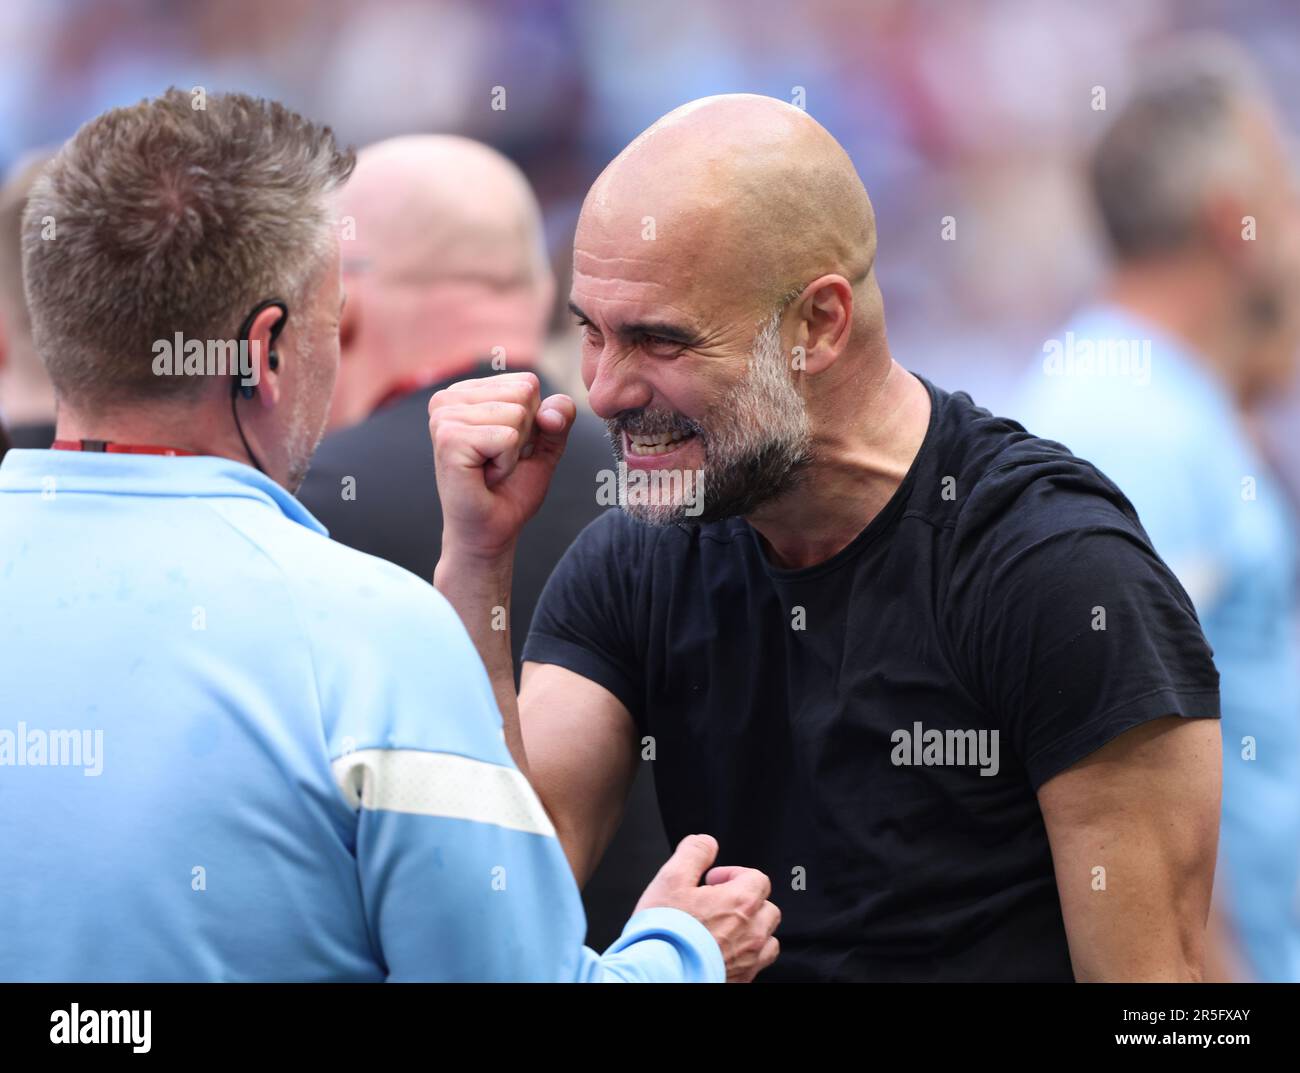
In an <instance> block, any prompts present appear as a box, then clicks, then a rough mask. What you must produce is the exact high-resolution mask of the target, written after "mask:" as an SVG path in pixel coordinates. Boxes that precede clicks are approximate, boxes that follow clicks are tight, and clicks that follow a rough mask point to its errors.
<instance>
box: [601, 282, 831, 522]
mask: <svg viewBox="0 0 1300 1073" xmlns="http://www.w3.org/2000/svg"><path fill="white" fill-rule="evenodd" d="M784 308H785V307H784V305H783V306H782V307H780V308H778V309H777V310H776V311H775V312H773V314H772V315H771V316H770V317H769V318H768V320H767V322H766V323H765V324H763V325H762V326H761V327H760V328H759V330H758V332H757V333H756V334H755V336H754V343H753V347H752V349H751V352H750V360H749V368H748V370H747V371H746V374H745V376H744V378H743V379H742V380H741V382H740V384H739V385H738V387H737V388H736V390H735V391H734V392H733V393H732V394H731V395H730V396H729V397H728V398H727V399H726V401H725V403H724V404H723V405H722V406H719V407H717V408H715V411H714V414H712V415H710V417H709V418H707V419H706V420H705V422H703V423H701V424H700V425H699V426H698V427H699V428H700V429H701V435H702V442H703V445H704V459H705V461H704V480H703V494H704V503H703V509H702V511H700V512H698V513H696V514H695V515H687V513H686V511H687V509H688V504H686V503H684V502H675V503H640V502H637V503H629V502H628V497H627V496H620V502H621V503H622V504H623V509H624V510H625V511H626V512H627V513H628V514H629V515H631V516H632V517H634V518H636V519H637V520H638V521H641V522H644V523H646V524H647V525H654V526H668V525H677V524H682V523H687V524H693V525H698V524H702V523H705V522H715V521H722V520H723V519H726V518H734V517H743V516H744V515H746V514H749V513H751V512H753V511H754V510H755V509H757V508H758V507H759V506H761V505H762V504H764V503H766V502H769V501H770V500H772V499H775V498H776V497H777V496H779V495H781V494H783V493H785V492H787V491H789V490H790V488H792V487H793V486H794V485H795V483H796V482H797V481H798V480H799V478H800V476H801V474H802V472H803V470H804V469H805V468H806V467H807V465H808V463H809V462H810V461H811V460H812V454H811V443H812V427H811V423H810V421H809V419H808V411H807V407H806V406H805V404H804V400H803V398H802V397H801V396H800V395H799V392H798V391H797V390H796V389H795V386H794V381H793V379H792V378H791V375H790V371H791V370H790V364H789V362H787V361H786V356H785V350H784V348H783V346H782V344H781V316H782V314H783V312H784ZM611 424H613V423H612V422H611ZM610 439H611V441H612V442H613V443H614V446H615V454H616V456H617V457H618V459H619V460H620V461H621V460H622V458H623V452H622V447H623V442H622V433H621V431H620V432H615V431H614V429H612V428H611V430H610ZM620 491H622V489H620Z"/></svg>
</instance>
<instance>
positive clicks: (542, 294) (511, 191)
mask: <svg viewBox="0 0 1300 1073" xmlns="http://www.w3.org/2000/svg"><path fill="white" fill-rule="evenodd" d="M340 207H341V211H342V214H343V220H344V227H343V234H344V239H345V241H344V243H343V267H344V277H345V279H346V282H347V287H348V304H347V308H346V309H345V310H344V315H343V325H342V334H343V355H342V357H343V362H342V365H341V367H340V372H339V380H338V384H337V385H336V388H335V397H334V412H333V414H332V415H331V425H332V426H334V427H338V426H342V425H348V424H352V423H354V422H355V421H358V420H360V419H361V418H363V417H365V416H366V415H367V414H368V413H369V412H370V411H371V410H372V409H373V408H374V407H375V405H376V404H377V403H378V402H379V401H380V400H381V399H382V398H383V397H384V396H385V395H388V394H390V393H391V392H392V390H393V389H394V386H395V385H397V384H399V383H402V382H412V381H415V380H425V381H432V380H436V379H442V378H443V377H444V376H448V375H453V374H455V373H458V372H463V371H465V370H466V367H467V366H468V365H469V364H470V363H472V362H474V361H475V360H476V359H480V358H493V357H497V358H500V359H501V365H502V367H504V368H509V369H519V368H527V367H529V366H531V365H532V364H533V363H534V362H535V361H536V359H537V357H538V351H539V350H540V347H541V341H542V338H543V336H544V333H545V329H546V323H547V320H548V318H549V314H550V309H551V303H552V301H553V299H554V294H555V283H554V279H553V276H552V274H551V269H550V264H549V262H548V260H547V257H546V250H545V242H544V236H543V231H542V218H541V211H540V209H539V207H538V204H537V198H536V197H535V195H534V194H533V191H532V188H531V187H530V186H529V184H528V181H527V179H526V178H525V177H524V175H523V173H522V172H521V171H520V170H519V169H518V168H517V167H516V166H515V165H514V164H513V163H512V162H511V161H510V160H508V159H507V158H506V157H504V156H503V155H501V154H500V153H498V152H497V151H496V150H495V149H492V148H490V147H489V146H486V145H483V144H482V143H480V142H475V141H472V140H471V139H468V138H461V137H455V136H450V135H412V136H407V137H400V138H392V139H389V140H387V141H383V142H379V143H377V144H375V145H371V146H368V147H367V148H365V149H363V150H362V151H361V152H360V154H359V155H358V158H357V168H356V173H355V175H354V176H353V178H352V179H351V181H350V182H349V183H348V186H347V188H346V189H345V190H344V191H343V192H342V194H341V196H340Z"/></svg>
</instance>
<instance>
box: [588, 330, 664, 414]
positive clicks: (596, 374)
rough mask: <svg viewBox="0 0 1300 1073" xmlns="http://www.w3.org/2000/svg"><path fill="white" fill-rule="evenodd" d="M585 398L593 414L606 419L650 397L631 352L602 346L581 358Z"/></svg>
mask: <svg viewBox="0 0 1300 1073" xmlns="http://www.w3.org/2000/svg"><path fill="white" fill-rule="evenodd" d="M583 366H584V368H583V374H584V375H583V379H584V380H585V381H586V383H587V402H588V403H589V404H590V405H591V409H592V411H593V412H594V413H595V414H596V416H597V417H600V418H603V419H605V420H609V419H610V418H612V417H616V416H618V415H619V414H620V413H623V412H624V411H625V410H638V409H641V408H642V407H644V406H648V405H649V404H650V401H651V399H653V398H654V388H652V387H651V386H650V385H649V384H648V383H646V381H645V379H644V378H643V377H642V375H641V373H640V369H639V362H638V361H637V358H636V356H635V354H631V353H628V352H626V351H622V352H619V351H618V350H617V349H616V348H614V347H612V346H608V345H607V346H605V347H604V348H603V349H602V350H601V351H600V352H599V353H597V354H593V355H591V356H589V357H587V358H586V359H585V360H584V362H583Z"/></svg>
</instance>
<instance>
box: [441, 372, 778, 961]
mask: <svg viewBox="0 0 1300 1073" xmlns="http://www.w3.org/2000/svg"><path fill="white" fill-rule="evenodd" d="M575 413H576V408H575V406H574V404H573V400H572V399H570V398H568V397H567V396H565V395H553V396H551V397H550V398H547V399H542V398H541V397H540V384H539V381H538V379H537V377H536V376H534V375H533V374H532V373H517V374H507V375H502V376H495V377H488V378H485V379H480V380H468V381H464V382H463V383H460V384H455V385H453V386H452V387H450V388H447V389H446V390H444V391H440V392H438V393H437V394H436V395H434V396H433V398H432V399H431V400H430V402H429V432H430V436H431V437H432V440H433V447H434V459H435V463H436V469H437V475H438V492H439V496H440V498H441V501H442V508H443V544H442V555H441V557H440V558H439V560H438V565H437V567H436V568H435V570H434V584H435V586H436V587H437V588H438V590H439V591H440V592H442V594H443V595H444V596H445V597H446V598H447V600H448V601H449V602H450V603H451V605H452V607H453V608H455V610H456V612H457V614H458V615H459V616H460V618H461V620H462V622H464V624H465V628H466V629H467V630H468V632H469V635H470V638H471V639H472V641H473V643H474V647H475V648H476V649H477V650H478V653H479V656H480V658H481V659H482V660H483V663H484V665H485V666H486V668H487V671H488V676H489V679H490V681H491V685H492V690H493V693H494V694H495V697H496V701H497V705H498V706H499V708H500V711H501V717H502V730H503V733H504V735H505V740H506V745H507V747H508V748H509V750H510V754H511V756H512V757H513V758H514V761H515V764H516V765H517V766H518V768H519V770H520V771H522V772H523V773H524V775H525V776H526V777H527V778H528V780H529V782H530V783H531V784H532V785H533V787H534V789H535V790H536V792H537V793H538V796H539V798H540V799H541V801H542V803H543V805H544V806H545V808H546V810H547V813H548V814H549V816H550V818H551V822H552V823H553V824H554V825H555V829H556V833H557V835H558V836H559V837H560V839H561V845H562V846H563V849H564V852H565V854H566V856H567V857H568V859H569V863H570V867H571V868H572V869H573V872H574V874H575V876H577V877H578V878H579V880H580V881H584V882H585V880H586V878H587V876H588V875H589V874H590V872H591V871H592V869H594V868H595V866H596V863H597V862H598V861H599V859H600V855H601V854H602V853H603V852H604V848H605V845H606V844H607V843H608V840H609V838H610V836H611V834H612V833H613V831H614V829H615V827H616V826H617V824H618V820H619V817H620V815H621V812H622V807H623V803H624V801H625V800H626V797H627V792H628V788H629V787H630V785H631V780H632V774H633V771H634V766H635V762H636V754H635V751H634V750H635V738H634V724H633V722H632V719H631V717H630V715H629V714H628V712H627V709H626V708H625V707H624V705H623V704H622V703H620V702H619V701H618V700H616V699H615V698H614V696H613V695H612V694H611V693H609V692H608V691H606V690H605V689H604V688H603V687H602V686H599V685H597V684H595V683H594V682H591V681H588V680H587V679H584V678H582V677H581V676H579V675H576V674H573V673H572V672H569V671H565V670H563V669H561V668H559V667H555V666H551V665H537V666H530V667H528V668H526V671H525V679H524V683H523V695H522V698H521V697H520V696H517V695H516V693H515V688H514V671H513V666H512V663H511V656H510V632H509V621H510V614H509V611H510V585H511V578H512V575H513V569H514V556H515V546H516V543H517V541H518V539H519V534H520V532H521V530H522V529H523V527H524V524H525V523H526V522H527V521H528V520H529V519H530V518H531V517H532V516H533V515H534V514H536V513H537V510H538V508H539V507H540V506H541V503H542V500H543V498H544V497H545V495H546V490H547V488H548V487H549V485H550V481H551V476H552V475H553V473H554V471H555V465H556V463H557V462H558V461H559V458H560V455H561V454H562V452H563V450H564V442H565V440H566V438H567V436H568V432H569V429H570V427H571V426H572V424H573V419H574V416H575ZM497 627H501V628H497ZM521 712H522V717H521ZM700 837H701V836H691V837H689V838H688V839H686V840H684V841H683V845H682V846H680V847H679V848H678V853H677V854H675V855H674V857H673V858H672V860H670V861H669V863H668V865H666V866H665V870H666V871H665V872H661V873H660V875H659V876H658V877H656V879H655V881H654V882H652V883H651V884H650V886H649V887H648V888H647V889H646V892H645V894H644V895H643V896H642V898H641V901H640V902H639V903H638V907H637V908H638V914H637V917H634V918H633V921H632V923H635V922H636V921H637V919H638V917H640V916H641V911H642V910H647V909H656V908H662V907H669V908H677V909H681V910H683V911H685V912H687V913H689V914H690V915H691V916H693V917H695V919H696V920H698V921H699V922H700V923H702V924H703V925H704V926H705V927H706V928H707V929H708V931H709V933H710V934H711V935H712V936H713V938H714V940H715V941H716V942H717V944H718V946H719V948H720V949H721V951H722V955H723V958H724V960H725V963H726V970H727V977H728V979H730V980H741V981H747V980H750V979H752V978H753V977H754V975H756V974H757V973H758V972H759V971H760V970H761V969H763V968H765V967H766V966H767V965H770V964H771V963H772V961H774V960H775V959H776V956H777V950H778V948H777V943H776V940H775V939H774V938H773V937H772V933H773V932H774V931H775V929H776V926H777V923H778V922H779V920H780V912H779V911H778V910H777V908H776V906H774V905H773V904H772V903H771V902H769V901H767V895H768V894H769V893H770V892H771V888H770V884H769V883H768V881H767V877H766V876H764V875H762V873H760V872H756V871H754V870H753V869H748V868H723V869H713V870H710V871H707V872H704V871H703V869H707V868H708V866H709V865H710V864H712V861H713V858H714V856H715V855H716V853H717V843H716V842H715V841H714V840H713V839H712V838H707V840H706V841H705V842H704V843H699V842H696V841H693V839H698V838H700ZM683 853H685V854H686V855H687V857H688V859H689V864H688V865H687V866H686V867H683V866H682V862H681V861H679V860H678V858H679V857H680V856H681V855H682V854H683ZM706 858H707V859H706ZM701 861H702V862H703V863H702V864H701V865H700V867H701V871H700V872H696V873H695V874H694V876H693V877H692V876H690V875H689V873H690V872H691V871H692V870H693V869H694V868H695V867H696V865H697V864H699V863H700V862H701ZM701 878H703V879H704V880H705V883H704V885H703V886H701V885H700V880H701ZM602 962H604V959H602ZM620 963H621V962H620ZM611 964H612V963H611ZM607 967H608V965H607Z"/></svg>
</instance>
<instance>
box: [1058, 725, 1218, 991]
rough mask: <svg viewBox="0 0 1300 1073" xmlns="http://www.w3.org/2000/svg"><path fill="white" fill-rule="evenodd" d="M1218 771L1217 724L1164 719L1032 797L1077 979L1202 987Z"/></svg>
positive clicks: (1105, 749) (1120, 740)
mask: <svg viewBox="0 0 1300 1073" xmlns="http://www.w3.org/2000/svg"><path fill="white" fill-rule="evenodd" d="M1222 767H1223V764H1222V750H1221V744H1220V734H1219V724H1218V722H1217V720H1213V719H1183V718H1179V717H1170V718H1166V719H1157V720H1153V721H1152V722H1150V723H1146V724H1143V725H1142V726H1139V727H1135V728H1134V729H1133V730H1130V731H1128V732H1126V733H1124V734H1121V735H1120V736H1119V737H1118V738H1116V739H1115V740H1114V741H1112V742H1110V743H1109V744H1108V745H1106V746H1104V747H1103V748H1101V749H1099V750H1098V751H1097V752H1095V753H1093V754H1092V755H1091V756H1089V757H1087V758H1085V759H1084V760H1081V761H1079V763H1077V764H1075V765H1073V766H1072V767H1070V768H1067V769H1066V770H1065V771H1063V772H1061V773H1060V774H1059V775H1056V776H1055V777H1053V778H1051V779H1049V780H1048V781H1047V782H1046V783H1044V784H1043V786H1042V787H1041V788H1040V789H1039V791H1038V801H1039V805H1040V806H1041V808H1042V811H1043V819H1044V821H1045V822H1046V824H1047V834H1048V838H1049V840H1050V842H1051V846H1052V858H1053V860H1054V862H1055V866H1056V885H1057V888H1058V890H1059V891H1060V896H1061V909H1062V912H1063V913H1064V916H1065V930H1066V934H1067V937H1068V939H1069V944H1070V959H1071V961H1072V962H1073V964H1074V975H1075V978H1076V979H1078V980H1080V981H1112V982H1113V981H1133V980H1144V981H1146V980H1150V981H1199V980H1200V979H1201V978H1202V975H1203V972H1204V964H1203V963H1204V958H1205V929H1206V919H1207V917H1208V915H1209V909H1210V894H1211V889H1212V887H1213V884H1214V863H1215V853H1216V850H1217V846H1218V838H1219V794H1220V783H1221V777H1222ZM1099 868H1100V869H1104V872H1098V871H1097V869H1099ZM1103 881H1104V889H1101V883H1102V882H1103Z"/></svg>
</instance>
